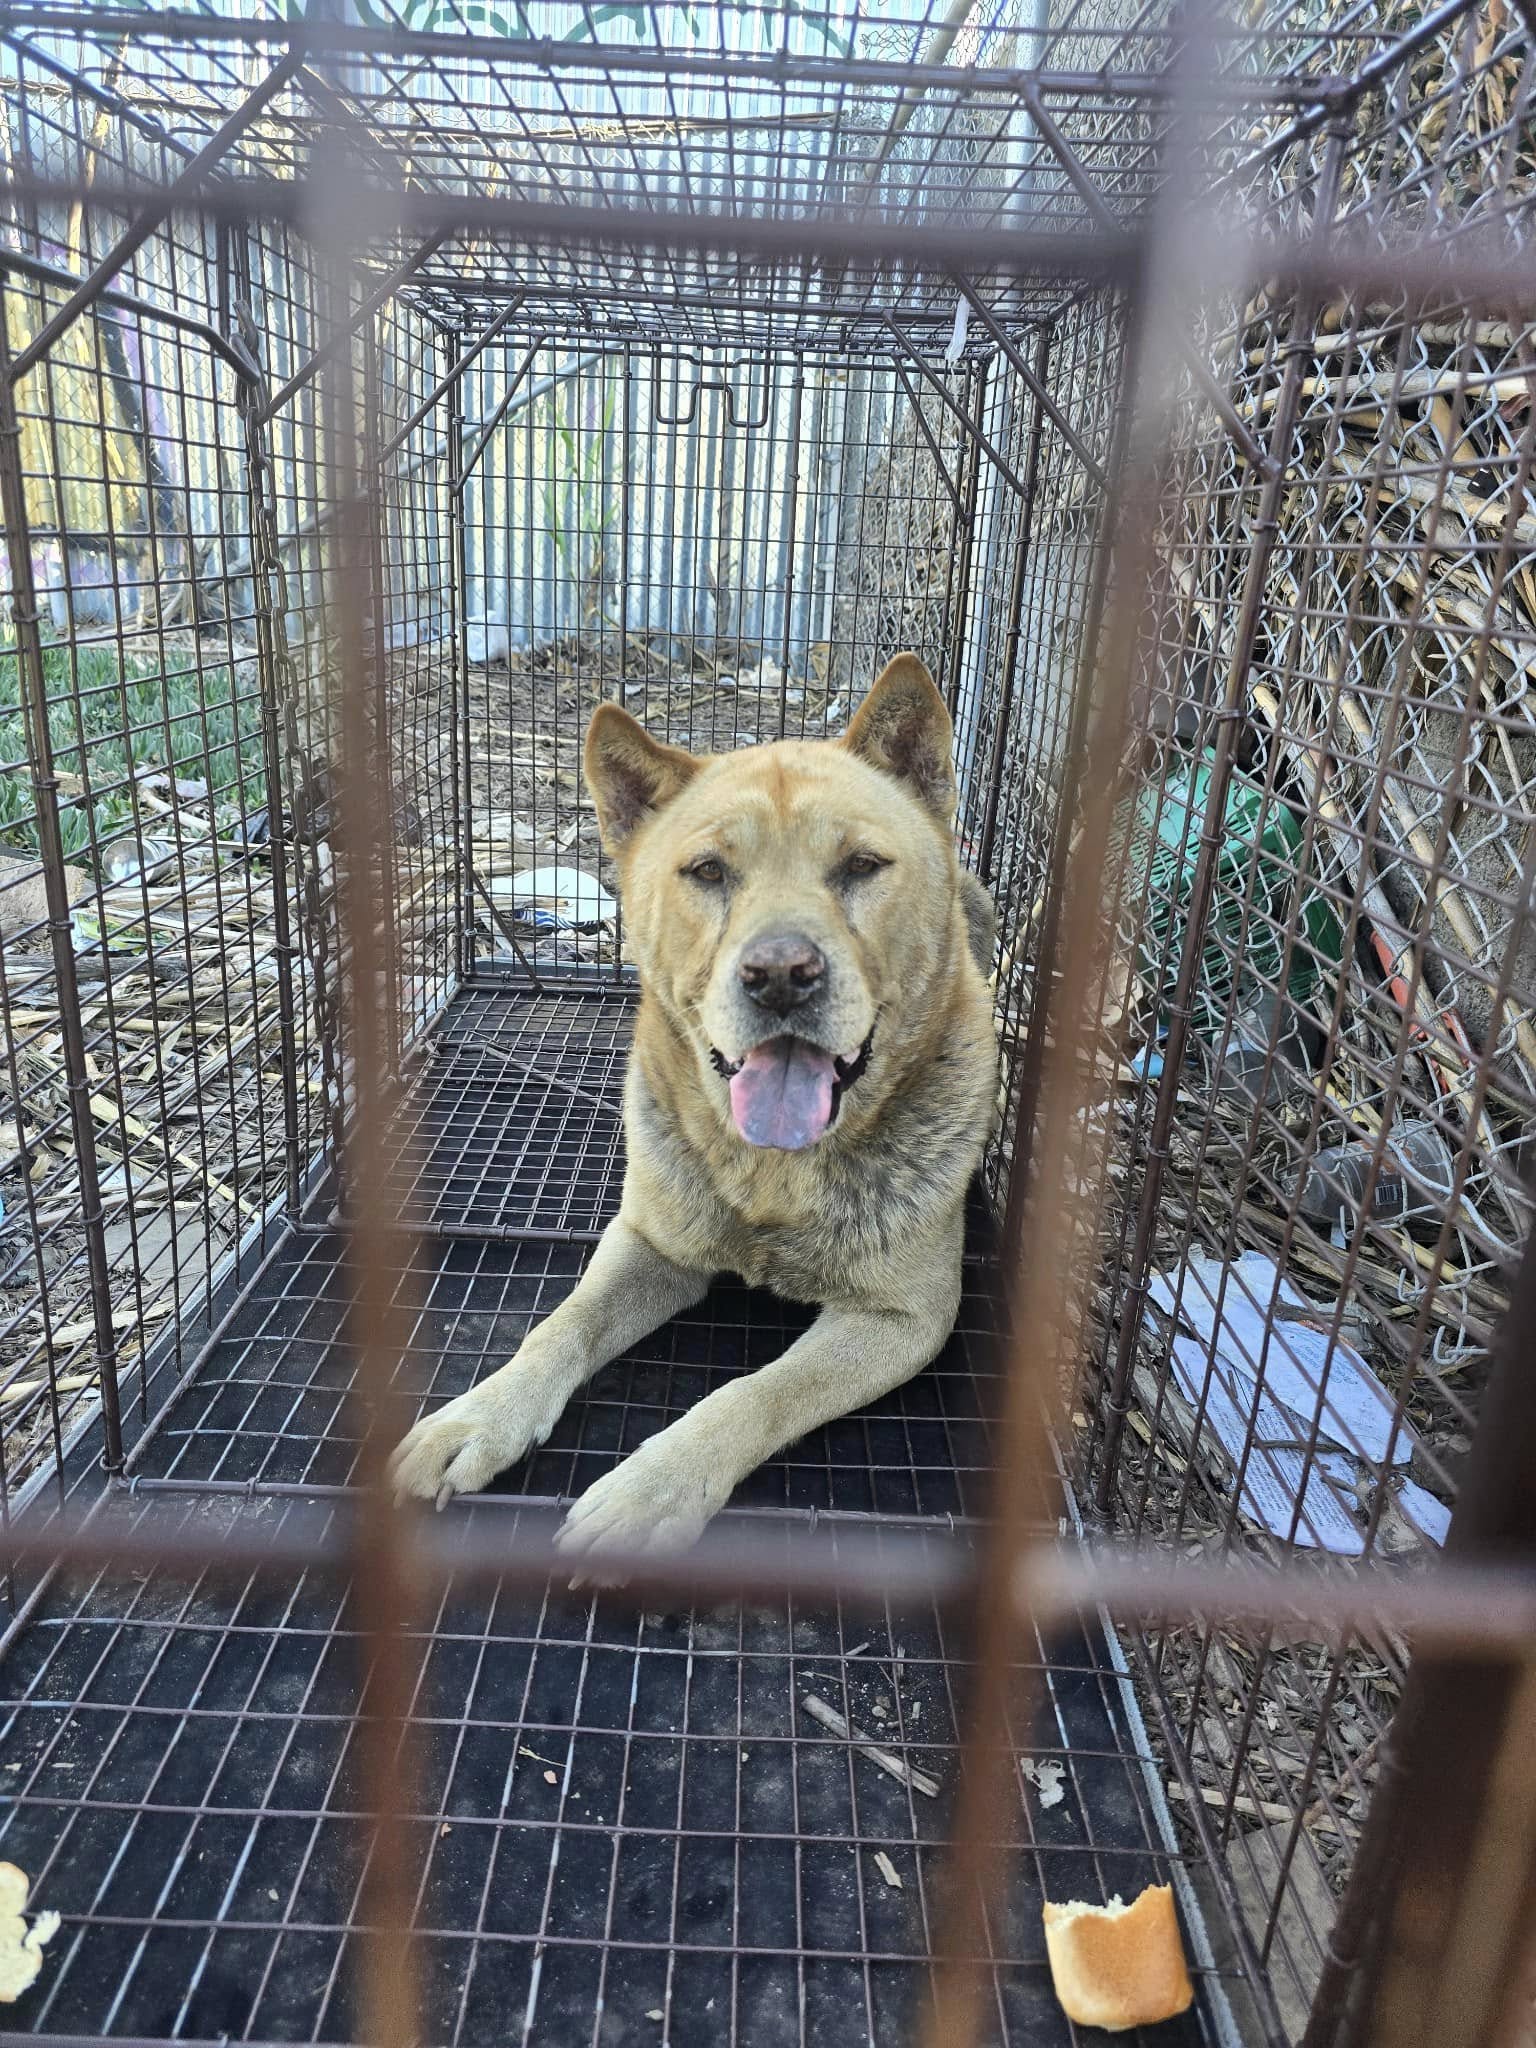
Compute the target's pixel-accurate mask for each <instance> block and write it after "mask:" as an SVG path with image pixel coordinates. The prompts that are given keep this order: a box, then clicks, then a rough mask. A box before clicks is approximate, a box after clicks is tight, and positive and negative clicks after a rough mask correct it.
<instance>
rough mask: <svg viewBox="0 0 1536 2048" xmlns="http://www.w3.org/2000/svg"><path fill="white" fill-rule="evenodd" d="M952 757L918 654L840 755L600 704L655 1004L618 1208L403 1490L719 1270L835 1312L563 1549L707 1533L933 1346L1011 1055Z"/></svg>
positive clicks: (622, 857) (592, 767)
mask: <svg viewBox="0 0 1536 2048" xmlns="http://www.w3.org/2000/svg"><path fill="white" fill-rule="evenodd" d="M952 744H953V735H952V732H951V728H950V721H949V714H948V712H947V711H946V710H945V708H944V701H943V699H942V698H941V697H940V695H939V693H938V691H937V690H936V689H935V688H934V685H933V681H932V678H931V677H930V676H929V674H928V671H927V669H926V668H924V666H923V664H922V663H921V662H920V661H919V660H918V659H917V657H916V656H915V655H912V654H900V655H897V657H896V658H895V660H894V661H892V662H891V663H890V664H889V666H888V667H887V668H886V669H885V671H884V672H883V674H882V675H881V676H880V678H879V680H878V682H876V684H875V686H874V688H873V690H872V691H871V692H870V694H869V696H868V698H867V699H866V700H865V702H864V704H863V705H862V706H861V708H860V710H859V712H858V715H857V716H856V717H855V719H854V721H853V723H852V725H851V726H850V727H849V729H848V733H847V735H846V737H845V738H843V739H842V740H838V741H832V742H826V741H821V742H807V741H798V740H785V741H780V742H779V743H777V744H776V745H772V746H762V747H754V748H751V749H743V750H742V751H741V752H739V753H735V754H726V755H715V756H710V757H706V758H703V759H700V758H698V757H696V756H694V755H692V754H688V753H685V752H683V751H682V750H681V749H680V748H677V747H669V746H662V745H660V744H659V743H658V742H657V741H655V740H653V739H651V738H650V737H649V736H648V735H647V733H646V732H645V731H644V729H643V728H642V727H641V726H639V725H638V724H636V722H635V720H634V719H632V718H631V717H630V716H629V715H628V713H627V712H624V711H621V710H620V709H619V708H618V707H617V706H616V705H613V704H604V705H602V706H600V707H599V709H598V711H597V712H596V714H595V715H594V717H593V720H592V724H591V727H590V730H589V731H588V734H587V744H586V772H587V781H588V784H589V786H590V788H591V790H592V794H593V797H594V799H595V801H596V804H597V810H598V819H599V823H600V825H601V827H602V833H603V841H604V844H605V845H606V846H607V847H608V849H609V851H610V852H611V853H612V854H613V856H614V858H615V860H616V861H617V863H618V868H619V875H620V882H621V887H622V893H623V902H624V908H625V915H626V918H627V920H628V930H629V940H630V946H631V949H632V953H633V957H634V959H635V961H636V963H637V965H638V967H639V970H640V981H641V988H642V992H643V995H642V1001H641V1004H640V1010H639V1016H638V1019H637V1021H636V1026H635V1042H634V1050H633V1053H632V1054H631V1057H630V1061H629V1070H628V1075H627V1077H626V1081H625V1090H624V1135H625V1141H626V1145H627V1151H628V1165H627V1167H626V1171H625V1176H624V1195H623V1201H622V1204H621V1206H620V1209H619V1214H618V1216H617V1217H616V1218H615V1219H614V1221H613V1222H612V1223H611V1224H610V1225H609V1226H608V1228H607V1230H606V1231H605V1232H604V1233H603V1237H602V1240H601V1242H600V1243H599V1244H598V1246H597V1249H596V1251H595V1252H594V1253H593V1256H592V1260H591V1263H590V1264H589V1265H588V1267H587V1270H586V1272H585V1274H584V1275H583V1277H582V1279H581V1281H580V1283H579V1284H578V1285H577V1287H576V1288H575V1290H574V1291H573V1292H572V1293H571V1295H570V1296H569V1297H568V1299H567V1300H565V1301H563V1302H562V1303H561V1304H560V1306H559V1307H558V1308H557V1309H555V1311H554V1312H553V1314H552V1315H550V1316H549V1317H548V1318H547V1319H546V1320H545V1321H544V1322H542V1323H540V1324H539V1325H538V1326H537V1328H535V1329H533V1330H531V1331H530V1332H529V1333H528V1336H527V1337H526V1338H525V1339H524V1341H523V1344H522V1347H521V1349H520V1350H519V1352H518V1354H517V1356H516V1358H514V1359H513V1360H512V1362H511V1364H510V1365H506V1366H503V1367H502V1368H501V1370H500V1371H499V1372H495V1373H493V1374H492V1375H491V1376H490V1378H489V1379H486V1380H484V1381H482V1382H481V1384H480V1385H479V1386H477V1387H473V1388H471V1390H470V1391H469V1392H468V1393H466V1394H461V1395H459V1397H458V1398H457V1399H456V1400H453V1401H450V1402H449V1403H448V1404H447V1405H446V1406H445V1407H444V1408H442V1409H440V1410H439V1411H438V1412H437V1413H436V1414H435V1415H431V1416H428V1417H426V1418H424V1419H423V1420H422V1421H421V1422H419V1423H417V1425H416V1427H415V1428H414V1429H413V1430H412V1431H411V1433H410V1435H409V1436H408V1437H407V1438H406V1439H405V1441H404V1443H403V1444H402V1445H401V1446H400V1448H399V1450H398V1451H397V1452H396V1453H395V1459H394V1465H393V1476H394V1484H395V1488H396V1492H397V1494H398V1495H400V1496H401V1497H404V1496H407V1495H415V1496H416V1497H417V1498H419V1499H422V1500H433V1501H436V1502H437V1503H438V1504H439V1506H440V1505H441V1504H442V1503H443V1502H444V1501H445V1500H446V1499H447V1498H448V1497H449V1496H450V1495H451V1494H454V1493H466V1492H474V1491H476V1490H478V1489H479V1488H481V1487H483V1486H484V1485H485V1484H486V1483H487V1481H488V1480H490V1479H492V1478H493V1477H494V1476H495V1475H496V1473H498V1472H500V1471H502V1470H503V1469H504V1468H505V1467H506V1466H508V1465H511V1464H513V1463H515V1462H516V1460H518V1459H519V1458H521V1457H522V1456H523V1455H524V1454H525V1453H526V1452H527V1451H528V1450H530V1449H531V1448H532V1447H533V1446H534V1445H535V1444H539V1443H542V1442H543V1441H544V1439H545V1438H546V1437H547V1436H548V1435H549V1432H550V1431H551V1430H552V1429H553V1428H554V1426H555V1423H556V1421H557V1420H558V1419H559V1416H560V1412H561V1410H562V1409H563V1408H564V1407H565V1405H566V1403H567V1402H568V1401H569V1400H570V1398H571V1396H572V1395H573V1394H574V1393H575V1391H576V1389H577V1388H578V1387H580V1386H581V1385H582V1383H583V1382H584V1381H585V1380H587V1379H589V1378H590V1377H591V1376H592V1374H593V1373H595V1372H596V1371H597V1370H598V1368H599V1367H600V1366H603V1365H605V1364H607V1362H608V1361H609V1360H610V1359H612V1358H616V1357H617V1356H618V1355H619V1354H620V1353H621V1352H623V1351H625V1350H627V1349H628V1348H629V1347H630V1346H631V1345H632V1344H635V1343H637V1342H638V1341H639V1340H640V1339H641V1338H642V1337H644V1336H645V1335H646V1334H647V1333H648V1332H649V1331H651V1330H654V1329H655V1328H656V1327H657V1326H658V1325H659V1324H661V1323H664V1322H666V1321H667V1319H668V1318H669V1317H671V1316H674V1315H676V1314H677V1313H678V1312H679V1311H680V1310H682V1309H685V1308H687V1307H689V1306H691V1305H692V1304H693V1303H694V1302H696V1301H698V1300H699V1299H700V1298H701V1296H702V1295H703V1294H704V1292H705V1290H706V1288H707V1287H708V1285H709V1282H710V1279H711V1277H712V1276H713V1275H714V1274H716V1273H719V1272H734V1273H739V1274H741V1275H742V1276H743V1277H744V1278H745V1279H746V1280H748V1281H749V1282H751V1283H752V1284H754V1285H761V1286H767V1287H771V1288H773V1289H774V1290H775V1291H776V1292H777V1293H779V1294H782V1295H785V1296H787V1297H789V1298H790V1299H791V1300H795V1301H805V1302H817V1303H820V1304H822V1306H823V1313H822V1314H821V1315H820V1316H819V1317H818V1319H817V1320H816V1322H815V1324H814V1325H813V1326H812V1327H811V1328H810V1329H809V1330H808V1331H807V1332H806V1333H805V1335H804V1336H802V1337H800V1338H799V1339H797V1341H796V1342H795V1343H793V1344H792V1345H791V1346H790V1347H789V1349H788V1350H787V1351H786V1352H785V1353H784V1355H783V1357H782V1358H779V1359H777V1360H776V1361H775V1362H774V1363H773V1364H772V1365H768V1366H765V1367H763V1368H762V1370H761V1371H759V1372H754V1373H750V1374H747V1375H745V1376H743V1377H742V1378H740V1379H735V1380H732V1381H730V1382H728V1383H727V1384H726V1385H724V1386H722V1387H718V1388H717V1389H716V1390H715V1391H714V1392H713V1393H711V1394H710V1395H708V1396H707V1397H706V1399H704V1400H702V1401H701V1402H699V1404H698V1406H697V1407H695V1408H694V1409H692V1410H691V1411H690V1412H689V1413H688V1414H687V1415H684V1416H683V1417H682V1418H681V1419H680V1420H678V1421H676V1422H674V1423H672V1424H671V1425H670V1426H669V1427H668V1428H666V1429H663V1430H661V1431H660V1432H659V1433H658V1434H657V1435H655V1436H653V1437H652V1438H651V1439H650V1440H649V1441H648V1442H647V1443H645V1444H642V1445H641V1447H640V1448H639V1450H637V1451H635V1452H634V1453H633V1454H632V1455H631V1456H630V1457H628V1458H626V1459H625V1460H624V1461H623V1463H622V1464H620V1465H618V1466H617V1467H616V1468H615V1469H614V1470H613V1471H612V1472H609V1473H607V1474H606V1475H605V1476H604V1477H603V1478H601V1479H599V1480H598V1481H597V1482H596V1484H595V1485H593V1486H591V1487H589V1488H588V1490H587V1492H586V1493H585V1494H583V1495H582V1497H581V1499H580V1500H578V1501H577V1502H576V1504H575V1506H574V1507H573V1508H572V1509H571V1511H570V1514H569V1516H568V1518H567V1520H566V1522H565V1525H564V1527H563V1529H562V1530H561V1534H560V1541H561V1543H562V1545H563V1547H564V1548H566V1549H567V1550H569V1551H572V1552H585V1551H587V1550H589V1549H606V1548H608V1547H610V1546H611V1547H613V1548H615V1549H622V1550H630V1551H636V1550H652V1549H660V1548H671V1547H676V1546H680V1545H684V1544H687V1543H689V1542H691V1541H692V1540H693V1539H694V1537H695V1536H697V1534H698V1532H699V1531H700V1530H701V1529H702V1528H703V1526H704V1524H705V1523H706V1522H707V1521H708V1520H709V1518H710V1517H711V1516H712V1515H713V1514H715V1513H716V1512H717V1510H719V1509H720V1508H721V1507H723V1506H724V1505H725V1503H726V1501H727V1500H728V1499H729V1498H730V1496H731V1493H732V1492H733V1490H734V1489H735V1488H736V1486H737V1485H738V1484H739V1483H740V1482H741V1480H743V1479H744V1478H745V1477H746V1476H747V1474H748V1473H749V1472H751V1471H752V1470H753V1469H754V1468H755V1467H756V1466H757V1465H760V1464H761V1463H762V1462H763V1460H764V1459H766V1458H769V1457H772V1456H773V1454H774V1453H775V1452H777V1451H779V1450H782V1449H783V1448H784V1446H785V1445H787V1444H791V1443H794V1442H795V1441H796V1439H797V1438H800V1437H803V1436H804V1435H805V1434H806V1433H807V1432H808V1431H809V1430H812V1429H815V1428H816V1427H817V1426H818V1425H819V1424H822V1423H825V1422H830V1421H831V1420H833V1418H834V1417H836V1416H840V1415H845V1414H847V1413H848V1412H849V1411H850V1410H852V1409H855V1408H860V1407H863V1406H864V1405H865V1404H866V1403H867V1402H870V1401H873V1400H875V1399H877V1398H878V1397H879V1396H880V1395H882V1394H885V1393H888V1392H889V1391H890V1389H891V1388H893V1387H896V1386H899V1385H900V1384H901V1383H902V1381H904V1380H907V1379H910V1378H911V1376H912V1375H913V1374H914V1373H916V1372H918V1371H920V1370H921V1369H922V1367H923V1366H925V1365H926V1364H927V1363H928V1362H929V1360H930V1359H931V1358H932V1357H933V1356H934V1354H935V1353H936V1352H937V1351H938V1350H939V1348H940V1346H941V1345H942V1344H943V1343H944V1340H945V1338H946V1337H947V1336H948V1334H949V1331H950V1329H951V1327H952V1325H953V1323H954V1318H955V1310H956V1307H957V1305H958V1303H959V1299H960V1276H961V1250H962V1229H963V1208H964V1202H965V1195H966V1189H967V1186H968V1184H969V1182H970V1179H971V1176H972V1174H973V1173H974V1172H975V1170H976V1167H977V1164H978V1162H979V1160H980V1157H981V1152H982V1147H983V1145H984V1143H985V1141H986V1136H987V1131H988V1128H989V1122H990V1117H991V1113H992V1106H993V1100H994V1095H995V1089H996V1063H997V1048H996V1041H995V1037H994V1032H993V1025H992V1011H991V1003H990V1000H989V997H988V993H987V987H986V983H985V981H984V980H983V975H982V969H981V967H980V966H979V965H978V958H980V959H982V960H985V958H986V957H987V955H988V954H989V952H990V943H991V904H990V900H989V899H988V898H987V897H986V894H985V891H984V890H982V889H981V887H980V885H979V884H978V883H976V882H974V881H973V880H972V879H971V878H970V877H968V876H966V875H964V874H963V872H962V870H961V868H960V864H959V861H958V860H957V858H956V853H955V842H954V836H953V820H954V814H955V779H954V770H953V766H952V762H951V752H952Z"/></svg>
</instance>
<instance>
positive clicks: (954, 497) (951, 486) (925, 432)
mask: <svg viewBox="0 0 1536 2048" xmlns="http://www.w3.org/2000/svg"><path fill="white" fill-rule="evenodd" d="M893 367H894V368H895V371H896V380H897V382H898V383H899V384H900V386H901V388H902V390H903V391H905V393H906V394H907V397H908V399H909V401H910V402H911V406H912V417H913V419H914V420H915V421H916V422H917V427H918V431H919V433H921V435H922V437H923V440H924V441H925V442H926V443H927V447H928V453H929V454H930V455H931V456H932V457H933V466H934V469H935V470H936V471H937V473H938V478H939V482H940V483H941V484H942V485H943V486H944V491H945V495H946V496H947V497H948V499H949V502H950V503H951V505H953V506H954V508H955V518H956V520H957V522H958V523H959V524H960V525H962V526H964V525H965V524H966V523H967V520H966V510H965V500H964V499H963V498H962V497H961V495H960V487H959V485H958V484H957V483H956V482H955V480H954V478H953V477H952V476H951V475H950V473H949V465H948V464H947V463H946V462H945V460H944V457H943V455H942V454H941V453H940V450H939V444H938V442H937V441H936V440H935V439H934V438H933V433H932V430H931V429H930V428H929V425H928V422H927V420H926V419H924V417H923V408H922V403H921V401H920V400H919V398H918V395H917V392H916V391H915V390H914V389H913V385H912V379H911V378H910V377H909V376H908V375H907V373H906V370H905V369H904V368H903V367H902V365H901V364H900V363H896V364H895V365H894V366H893Z"/></svg>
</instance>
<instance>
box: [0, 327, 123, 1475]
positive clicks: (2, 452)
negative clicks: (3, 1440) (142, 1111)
mask: <svg viewBox="0 0 1536 2048" xmlns="http://www.w3.org/2000/svg"><path fill="white" fill-rule="evenodd" d="M17 383H18V379H17V377H16V375H15V374H14V367H13V364H12V361H11V338H10V314H9V310H8V308H7V305H6V302H5V294H4V293H3V292H0V513H3V516H4V520H5V545H6V554H7V558H8V560H9V564H10V580H11V617H12V619H13V621H14V623H15V627H16V664H17V671H18V677H19V680H20V684H21V691H20V694H21V702H22V712H23V717H24V719H25V722H26V732H27V756H28V768H29V771H30V779H31V784H32V792H33V801H34V803H35V805H36V809H37V836H38V845H39V850H40V853H41V857H42V864H43V886H44V889H45V892H46V897H47V905H48V937H49V944H50V948H51V952H52V957H53V971H54V979H55V982H56V985H57V989H58V1002H59V1034H60V1038H61V1040H62V1045H63V1059H64V1076H65V1087H66V1090H67V1093H68V1098H69V1120H70V1132H71V1135H72V1137H73V1140H74V1145H75V1153H76V1161H77V1167H78V1171H79V1175H80V1226H81V1229H82V1230H83V1231H84V1233H85V1244H86V1263H87V1270H88V1272H89V1275H90V1295H91V1328H92V1342H93V1348H94V1362H95V1369H96V1374H97V1378H98V1380H99V1383H100V1387H101V1423H102V1463H103V1465H104V1466H105V1467H106V1469H107V1471H108V1472H117V1471H120V1470H121V1469H122V1463H123V1418H122V1402H121V1394H120V1389H119V1385H118V1370H117V1333H116V1330H115V1328H114V1325H113V1318H112V1272H111V1261H110V1260H109V1258H108V1256H107V1241H106V1217H105V1211H104V1209H103V1205H102V1199H101V1172H100V1167H99V1164H98V1161H97V1156H96V1120H95V1117H94V1115H93V1113H92V1110H91V1096H92V1094H93V1093H94V1092H95V1083H94V1082H93V1081H92V1079H91V1071H90V1064H89V1058H88V1054H87V1050H86V1043H85V1026H84V1022H83V1020H82V1016H81V1008H80V978H79V975H78V974H77V972H76V969H75V949H74V932H73V928H72V925H71V922H70V907H69V890H68V884H67V882H66V881H65V872H64V871H65V866H66V862H65V857H64V841H63V836H62V833H61V831H60V827H59V777H58V770H57V768H56V766H55V764H54V752H53V734H52V730H51V728H50V726H49V722H48V717H49V705H48V684H47V678H46V675H45V673H44V668H43V639H42V631H41V619H40V615H39V612H38V607H37V584H36V579H35V577H34V574H33V567H32V523H31V519H30V516H29V514H28V510H27V485H26V477H25V475H24V474H23V471H22V456H21V421H20V418H19V416H18V412H17V405H16V387H17Z"/></svg>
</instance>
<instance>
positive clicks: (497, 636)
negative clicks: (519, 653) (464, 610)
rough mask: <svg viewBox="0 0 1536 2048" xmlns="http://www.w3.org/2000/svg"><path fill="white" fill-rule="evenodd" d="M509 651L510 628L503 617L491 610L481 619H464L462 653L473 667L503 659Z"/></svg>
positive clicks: (480, 666) (510, 640) (510, 643)
mask: <svg viewBox="0 0 1536 2048" xmlns="http://www.w3.org/2000/svg"><path fill="white" fill-rule="evenodd" d="M511 652H512V629H511V627H510V626H509V625H508V624H507V622H506V620H505V619H503V618H498V617H497V615H496V614H495V613H494V612H491V613H488V614H487V615H486V617H484V618H483V619H466V620H465V621H464V654H465V658H466V659H467V660H468V661H469V662H471V663H472V664H473V665H474V667H476V668H484V667H485V666H486V665H487V664H488V663H489V662H493V661H505V660H506V658H507V656H508V655H509V654H510V653H511Z"/></svg>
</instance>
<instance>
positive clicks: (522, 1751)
mask: <svg viewBox="0 0 1536 2048" xmlns="http://www.w3.org/2000/svg"><path fill="white" fill-rule="evenodd" d="M517 1753H518V1755H519V1756H526V1757H531V1758H532V1759H533V1761H534V1762H535V1763H536V1764H552V1763H554V1761H555V1760H554V1758H553V1757H552V1756H540V1755H539V1752H538V1751H537V1750H536V1749H530V1748H529V1747H528V1745H527V1743H526V1742H520V1743H519V1744H518V1745H517Z"/></svg>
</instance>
